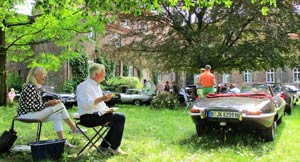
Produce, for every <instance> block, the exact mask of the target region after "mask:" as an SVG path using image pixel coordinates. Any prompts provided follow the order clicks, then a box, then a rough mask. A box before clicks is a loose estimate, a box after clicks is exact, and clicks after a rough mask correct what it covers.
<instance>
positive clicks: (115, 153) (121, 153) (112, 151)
mask: <svg viewBox="0 0 300 162" xmlns="http://www.w3.org/2000/svg"><path fill="white" fill-rule="evenodd" d="M107 151H109V152H110V153H112V154H113V155H128V153H127V152H125V151H123V150H121V148H120V147H118V148H117V149H112V148H110V147H109V148H107Z"/></svg>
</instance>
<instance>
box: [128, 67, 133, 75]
mask: <svg viewBox="0 0 300 162" xmlns="http://www.w3.org/2000/svg"><path fill="white" fill-rule="evenodd" d="M128 68H129V69H128V71H129V72H128V75H129V76H130V77H134V67H133V66H129V67H128Z"/></svg>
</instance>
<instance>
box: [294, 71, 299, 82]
mask: <svg viewBox="0 0 300 162" xmlns="http://www.w3.org/2000/svg"><path fill="white" fill-rule="evenodd" d="M293 73H294V75H293V76H294V78H293V81H294V82H297V83H298V82H300V70H299V69H298V68H294V69H293Z"/></svg>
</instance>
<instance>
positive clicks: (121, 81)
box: [106, 77, 143, 92]
mask: <svg viewBox="0 0 300 162" xmlns="http://www.w3.org/2000/svg"><path fill="white" fill-rule="evenodd" d="M106 85H107V87H108V89H109V90H111V91H117V92H122V91H124V89H126V88H142V87H143V85H142V84H141V83H140V81H139V79H138V78H137V77H112V78H110V79H108V80H107V81H106Z"/></svg>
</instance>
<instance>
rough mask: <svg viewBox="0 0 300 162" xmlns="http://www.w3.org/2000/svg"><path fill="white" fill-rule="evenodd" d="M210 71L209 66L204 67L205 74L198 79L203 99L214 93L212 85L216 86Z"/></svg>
mask: <svg viewBox="0 0 300 162" xmlns="http://www.w3.org/2000/svg"><path fill="white" fill-rule="evenodd" d="M210 69H211V66H210V65H205V72H204V73H202V74H201V75H200V77H199V83H200V84H201V85H202V87H203V91H202V95H203V97H205V96H206V95H207V94H208V93H214V85H215V84H216V80H215V76H214V74H212V73H211V72H210Z"/></svg>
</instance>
